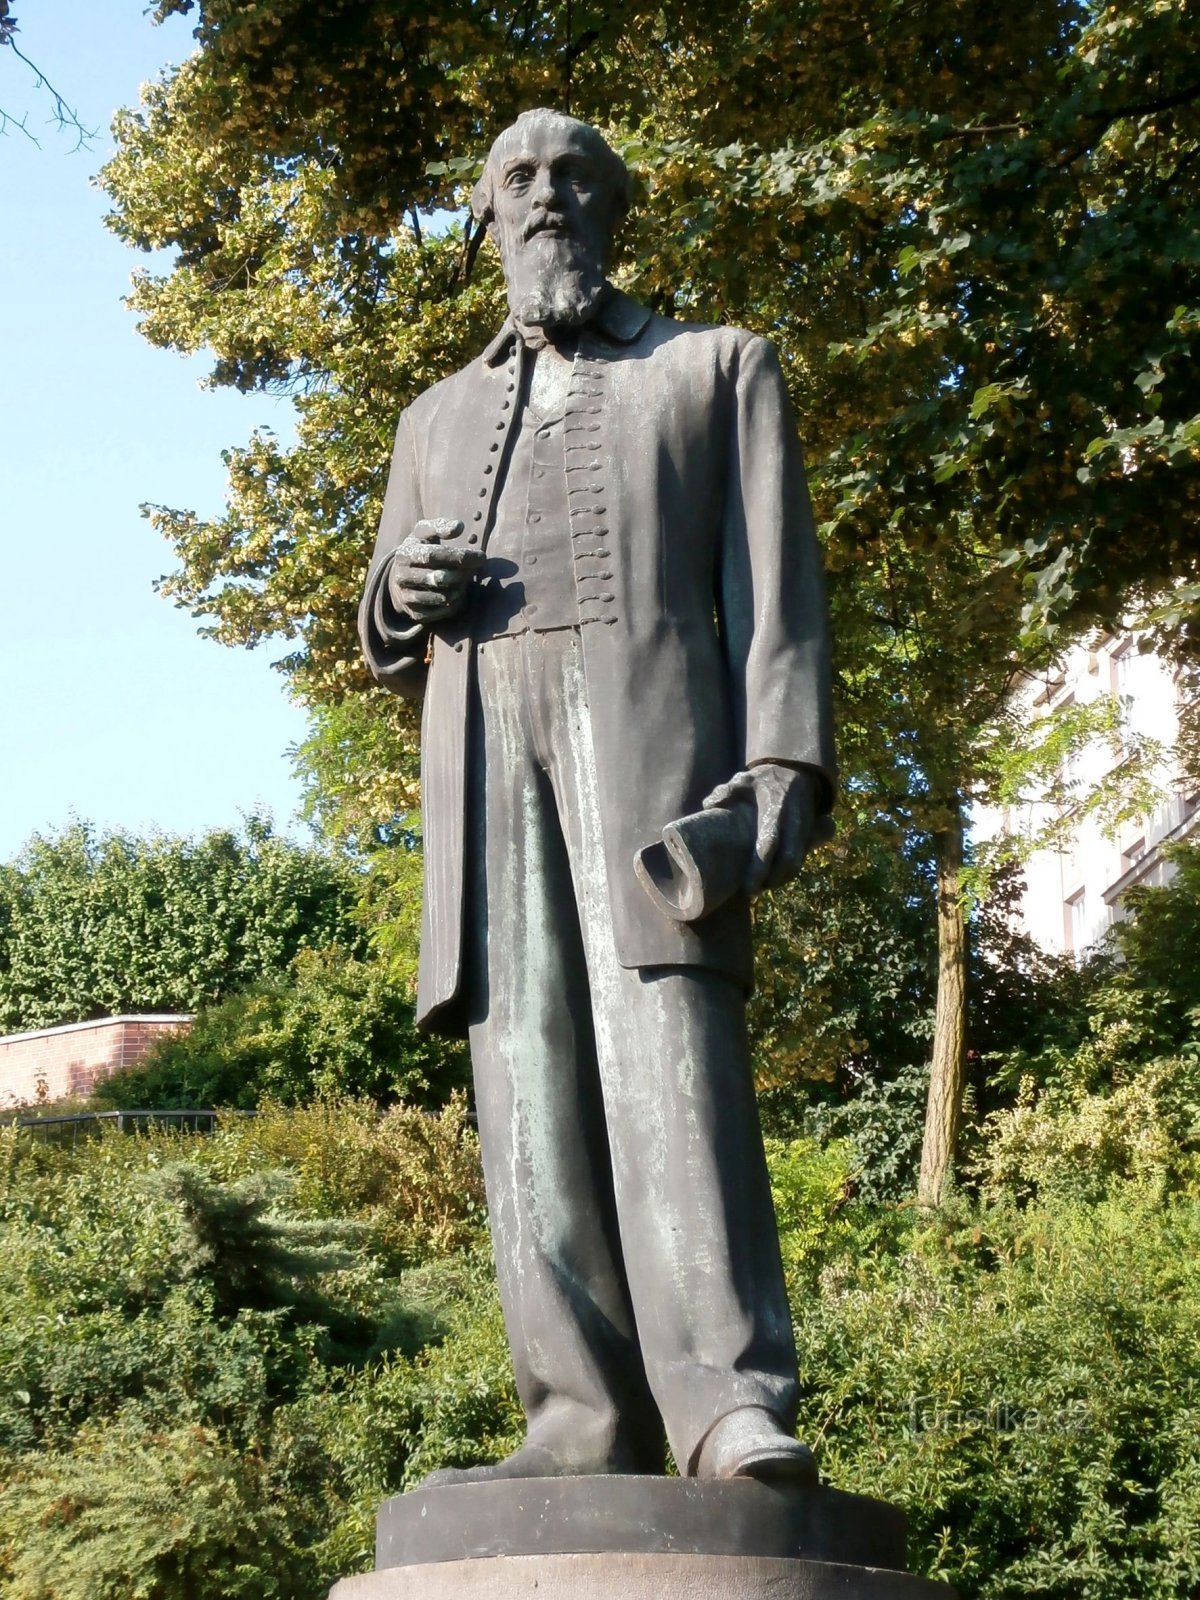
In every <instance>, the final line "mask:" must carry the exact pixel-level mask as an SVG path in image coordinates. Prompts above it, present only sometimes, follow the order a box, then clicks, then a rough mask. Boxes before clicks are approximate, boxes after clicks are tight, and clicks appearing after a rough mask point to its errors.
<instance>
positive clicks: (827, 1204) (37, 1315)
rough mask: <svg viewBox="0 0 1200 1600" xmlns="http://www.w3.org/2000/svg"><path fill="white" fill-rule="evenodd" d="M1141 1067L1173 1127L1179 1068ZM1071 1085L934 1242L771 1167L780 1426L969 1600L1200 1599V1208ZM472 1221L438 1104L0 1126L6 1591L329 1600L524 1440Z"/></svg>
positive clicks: (924, 1225) (0, 1572)
mask: <svg viewBox="0 0 1200 1600" xmlns="http://www.w3.org/2000/svg"><path fill="white" fill-rule="evenodd" d="M1131 1081H1133V1082H1136V1083H1137V1084H1138V1085H1139V1093H1142V1094H1144V1095H1148V1096H1149V1099H1148V1100H1147V1104H1148V1105H1149V1106H1150V1107H1151V1109H1153V1108H1155V1107H1156V1108H1157V1110H1155V1112H1154V1115H1155V1116H1157V1117H1158V1118H1159V1120H1160V1122H1162V1123H1163V1125H1168V1124H1169V1125H1171V1126H1174V1124H1173V1123H1170V1118H1171V1117H1173V1116H1174V1115H1175V1110H1174V1108H1176V1107H1177V1106H1178V1105H1179V1104H1182V1103H1183V1102H1184V1100H1186V1094H1187V1093H1190V1090H1186V1085H1185V1083H1184V1080H1183V1079H1182V1078H1179V1077H1178V1076H1176V1078H1175V1079H1172V1078H1171V1075H1170V1074H1169V1073H1168V1074H1166V1076H1165V1077H1164V1078H1163V1080H1162V1082H1161V1083H1157V1080H1153V1081H1152V1079H1151V1078H1150V1077H1147V1076H1146V1074H1144V1073H1142V1074H1135V1075H1134V1077H1133V1079H1132V1080H1131ZM1156 1083H1157V1087H1155V1084H1156ZM1185 1090H1186V1092H1185ZM1091 1092H1092V1091H1087V1094H1090V1093H1091ZM1117 1093H1118V1094H1119V1093H1120V1090H1119V1089H1118V1091H1117ZM1108 1099H1109V1101H1110V1102H1111V1100H1112V1094H1111V1092H1110V1093H1109V1096H1108ZM1084 1100H1086V1094H1085V1095H1084V1098H1083V1099H1081V1100H1079V1101H1078V1102H1077V1103H1076V1104H1075V1105H1074V1106H1073V1107H1072V1106H1071V1105H1068V1104H1067V1103H1066V1102H1065V1101H1062V1102H1059V1101H1054V1102H1053V1103H1052V1102H1051V1101H1050V1100H1049V1099H1043V1100H1042V1101H1040V1102H1038V1116H1039V1117H1040V1118H1041V1119H1042V1122H1043V1123H1044V1125H1045V1129H1046V1130H1048V1131H1046V1133H1045V1136H1044V1137H1040V1138H1039V1140H1037V1141H1032V1142H1030V1141H1028V1140H1026V1141H1025V1142H1024V1143H1020V1142H1019V1141H1016V1136H1015V1135H1009V1134H1006V1133H1005V1132H1004V1130H1002V1128H1001V1125H1000V1123H999V1121H995V1122H993V1123H991V1124H989V1129H988V1139H989V1141H991V1142H993V1143H995V1144H996V1146H997V1148H999V1147H1000V1146H1002V1145H1004V1142H1005V1139H1007V1140H1008V1144H1007V1146H1006V1153H1005V1154H1004V1156H1003V1159H998V1160H997V1162H996V1164H995V1166H994V1168H993V1169H989V1172H988V1174H987V1176H986V1180H981V1181H984V1186H985V1189H986V1195H985V1197H984V1198H983V1199H981V1200H979V1201H968V1200H966V1199H963V1198H960V1199H959V1200H957V1201H956V1202H955V1203H954V1205H953V1206H952V1207H950V1208H948V1209H947V1211H946V1212H944V1213H943V1214H941V1216H940V1217H939V1219H938V1220H937V1221H936V1222H928V1221H924V1220H922V1219H921V1217H920V1216H919V1215H918V1213H917V1212H916V1210H915V1208H905V1207H890V1206H881V1205H877V1204H867V1203H865V1202H864V1201H863V1200H862V1199H861V1198H859V1197H857V1194H856V1189H855V1181H856V1164H857V1160H858V1158H857V1155H856V1154H855V1152H854V1150H853V1148H852V1147H851V1146H848V1145H842V1146H827V1147H822V1146H820V1145H819V1144H817V1143H816V1142H814V1141H811V1140H805V1139H790V1140H786V1141H782V1140H781V1141H772V1142H771V1143H770V1144H769V1146H768V1150H769V1164H770V1170H771V1179H772V1187H773V1190H774V1194H775V1198H776V1205H777V1207H778V1210H779V1219H780V1233H781V1244H782V1251H783V1257H784V1261H785V1265H786V1269H787V1275H788V1283H789V1290H790V1293H791V1297H792V1304H793V1310H794V1315H795V1319H796V1330H797V1342H798V1348H799V1354H800V1369H801V1381H802V1405H801V1431H802V1433H803V1435H804V1436H805V1437H807V1438H809V1439H810V1440H811V1441H812V1443H813V1444H814V1445H815V1446H816V1448H817V1450H818V1452H819V1456H820V1460H821V1465H822V1469H823V1471H824V1473H825V1474H826V1476H827V1478H828V1479H829V1480H830V1481H831V1482H833V1483H835V1484H837V1485H839V1486H841V1487H844V1488H848V1489H853V1490H858V1491H861V1492H864V1493H869V1494H874V1495H878V1496H881V1497H883V1498H886V1499H890V1500H893V1501H896V1502H899V1503H900V1504H902V1505H904V1506H905V1507H906V1508H907V1510H908V1512H909V1517H910V1522H911V1527H912V1553H913V1559H914V1564H915V1566H916V1568H917V1569H918V1570H920V1571H924V1572H927V1573H930V1574H934V1575H937V1576H941V1577H944V1578H946V1579H948V1580H949V1581H952V1582H954V1583H956V1584H957V1585H958V1586H959V1589H960V1593H961V1595H962V1597H963V1600H1016V1597H1017V1596H1022V1597H1024V1596H1028V1595H1030V1594H1037V1595H1042V1596H1046V1597H1049V1600H1185V1597H1190V1596H1191V1595H1192V1594H1193V1593H1194V1592H1195V1591H1196V1586H1197V1584H1198V1583H1200V1196H1198V1195H1197V1193H1196V1190H1195V1179H1194V1176H1193V1175H1192V1174H1191V1173H1190V1170H1189V1169H1187V1168H1186V1167H1185V1166H1183V1165H1181V1164H1180V1163H1179V1161H1178V1160H1177V1158H1176V1156H1175V1155H1173V1154H1168V1153H1166V1146H1165V1145H1164V1144H1163V1143H1162V1142H1161V1140H1159V1138H1158V1135H1157V1133H1155V1134H1154V1136H1153V1137H1152V1138H1147V1137H1146V1136H1145V1135H1144V1134H1143V1133H1142V1132H1139V1131H1138V1129H1139V1127H1140V1126H1141V1124H1139V1123H1138V1121H1137V1119H1136V1118H1134V1117H1133V1116H1132V1115H1128V1116H1126V1117H1125V1118H1124V1122H1125V1124H1126V1131H1127V1135H1128V1140H1127V1146H1126V1147H1123V1149H1124V1153H1123V1154H1122V1153H1121V1150H1120V1149H1118V1143H1117V1133H1118V1131H1119V1128H1118V1124H1119V1123H1120V1122H1121V1121H1122V1118H1121V1117H1120V1116H1116V1117H1115V1118H1114V1119H1113V1126H1112V1127H1111V1128H1109V1130H1108V1132H1107V1133H1106V1134H1105V1137H1104V1139H1103V1140H1101V1141H1099V1142H1098V1143H1097V1142H1094V1141H1093V1142H1089V1140H1088V1139H1085V1138H1082V1137H1081V1134H1080V1127H1081V1126H1084V1125H1086V1122H1087V1117H1088V1116H1090V1115H1092V1112H1091V1111H1090V1110H1089V1109H1088V1108H1087V1107H1086V1106H1085V1105H1084ZM1081 1118H1082V1121H1081ZM1164 1119H1165V1121H1164ZM1143 1122H1144V1124H1145V1126H1147V1127H1152V1128H1153V1127H1155V1126H1157V1124H1155V1123H1154V1120H1153V1117H1150V1116H1149V1114H1148V1113H1147V1116H1146V1117H1144V1118H1143ZM1054 1130H1057V1133H1056V1134H1055V1133H1054ZM1022 1137H1023V1136H1022ZM1056 1140H1057V1142H1056ZM1101 1150H1103V1151H1107V1152H1109V1154H1106V1155H1104V1156H1103V1157H1102V1158H1101V1157H1100V1156H1099V1155H1098V1151H1101ZM1139 1151H1150V1152H1151V1155H1152V1157H1153V1159H1146V1160H1142V1159H1141V1158H1140V1157H1139V1158H1138V1160H1137V1161H1135V1160H1133V1158H1132V1155H1131V1152H1132V1153H1133V1154H1136V1153H1137V1152H1139ZM1113 1152H1115V1154H1113ZM1097 1161H1099V1163H1100V1165H1102V1166H1105V1167H1106V1171H1107V1175H1106V1176H1105V1178H1104V1181H1103V1183H1101V1184H1099V1185H1093V1186H1089V1185H1087V1184H1078V1183H1077V1184H1074V1185H1072V1184H1071V1183H1069V1182H1068V1181H1067V1175H1068V1174H1069V1173H1070V1170H1071V1167H1072V1164H1073V1163H1074V1164H1075V1165H1077V1166H1080V1167H1086V1166H1087V1165H1089V1164H1092V1163H1096V1162H1097ZM1131 1174H1132V1175H1131ZM1060 1177H1061V1179H1062V1181H1060ZM480 1205H481V1196H480V1190H479V1176H478V1165H477V1157H476V1152H475V1148H474V1142H473V1136H472V1135H471V1133H470V1131H469V1128H468V1127H467V1126H466V1123H465V1113H464V1109H463V1104H462V1102H461V1100H456V1101H454V1102H453V1103H452V1104H451V1105H450V1106H449V1107H448V1108H447V1109H446V1111H445V1112H444V1113H443V1114H442V1115H441V1116H440V1117H439V1118H431V1117H428V1116H426V1115H424V1114H422V1113H420V1112H418V1111H415V1110H413V1109H411V1108H406V1109H403V1110H399V1111H393V1112H391V1113H388V1114H385V1115H383V1116H380V1115H379V1114H378V1113H377V1112H376V1111H375V1110H374V1108H373V1107H371V1106H370V1105H368V1104H366V1103H364V1102H352V1101H340V1102H336V1103H330V1104H324V1105H314V1106H311V1107H306V1108H303V1109H301V1110H292V1109H289V1108H285V1107H282V1106H279V1105H275V1104H269V1105H267V1106H266V1107H265V1108H264V1110H263V1112H262V1114H261V1115H260V1116H259V1117H257V1118H255V1119H244V1118H233V1117H231V1118H228V1119H226V1120H225V1121H224V1122H223V1123H222V1125H221V1126H220V1127H219V1128H218V1130H217V1131H216V1133H215V1134H213V1135H212V1136H211V1137H209V1138H204V1137H199V1136H196V1135H191V1134H176V1135H169V1134H165V1133H154V1134H151V1135H149V1136H145V1137H130V1136H126V1137H120V1136H117V1135H115V1134H109V1135H105V1136H103V1137H100V1138H97V1139H95V1140H93V1141H89V1142H87V1143H85V1144H82V1145H80V1146H79V1147H78V1148H77V1149H75V1150H71V1149H56V1148H54V1147H43V1146H42V1145H40V1144H35V1143H32V1142H30V1140H29V1138H28V1136H27V1135H18V1134H17V1133H16V1132H15V1131H14V1130H11V1129H9V1130H4V1131H2V1132H0V1482H2V1483H4V1484H5V1488H4V1489H3V1491H0V1527H2V1528H3V1530H4V1532H3V1534H0V1597H5V1600H8V1597H12V1600H49V1596H50V1595H51V1594H53V1595H55V1596H61V1597H63V1600H75V1597H76V1596H79V1597H82V1596H84V1595H91V1594H95V1595H99V1596H104V1595H106V1594H109V1593H112V1594H114V1595H115V1594H116V1593H118V1592H119V1593H129V1594H138V1593H144V1594H146V1595H147V1596H151V1595H152V1596H154V1597H155V1600H158V1597H160V1596H161V1597H163V1600H172V1597H174V1596H180V1597H183V1596H185V1595H186V1596H188V1600H217V1597H225V1596H239V1597H240V1596H249V1597H252V1600H257V1597H258V1596H264V1597H265V1596H271V1595H275V1594H278V1595H280V1596H284V1595H287V1596H291V1597H292V1600H319V1597H321V1596H323V1595H324V1593H325V1592H326V1590H327V1588H328V1586H329V1584H330V1582H332V1580H333V1579H334V1578H335V1577H336V1576H338V1575H339V1574H343V1573H346V1572H349V1571H352V1570H361V1569H366V1568H368V1567H369V1566H370V1565H371V1530H372V1519H373V1516H374V1511H375V1507H376V1505H377V1503H378V1501H379V1500H380V1499H382V1498H383V1497H384V1496H385V1495H387V1494H389V1493H394V1492H396V1491H397V1490H399V1489H401V1488H404V1487H409V1486H411V1485H413V1484H415V1483H416V1482H418V1481H419V1480H420V1479H421V1478H422V1477H423V1476H424V1475H425V1473H427V1472H429V1471H431V1470H433V1469H435V1468H437V1467H440V1466H443V1465H449V1464H465V1463H469V1462H474V1461H479V1460H490V1459H496V1458H498V1457H500V1456H502V1455H503V1454H504V1453H505V1452H506V1451H507V1450H508V1449H510V1448H511V1447H512V1446H513V1445H514V1444H515V1443H516V1442H517V1440H518V1439H519V1437H520V1434H521V1428H522V1422H521V1415H520V1410H519V1407H518V1405H517V1402H516V1397H515V1394H514V1392H513V1379H512V1372H511V1366H510V1362H509V1358H508V1353H507V1348H506V1342H505V1337H504V1330H503V1325H502V1321H501V1317H500V1311H499V1306H498V1303H497V1296H496V1291H495V1285H494V1279H493V1274H492V1270H491V1262H490V1252H489V1250H488V1247H487V1244H486V1241H485V1240H484V1238H483V1235H482V1230H481V1228H480V1225H479V1224H480ZM193 1457H194V1461H193V1462H192V1470H191V1472H190V1473H189V1467H188V1463H189V1460H191V1459H192V1458H193ZM172 1500H176V1501H178V1517H177V1518H175V1519H174V1520H172V1519H171V1518H167V1519H166V1520H165V1521H164V1519H163V1508H164V1507H165V1506H167V1505H168V1504H169V1503H171V1502H172ZM177 1533H178V1534H179V1537H176V1535H177ZM192 1545H195V1547H196V1548H197V1549H199V1550H200V1551H201V1552H202V1553H203V1558H204V1559H203V1560H202V1561H201V1560H199V1559H197V1560H195V1561H193V1560H192V1557H191V1555H190V1554H189V1550H190V1548H191V1546H192ZM112 1572H119V1573H120V1574H121V1575H122V1581H123V1582H124V1583H125V1584H126V1587H125V1588H124V1589H123V1590H117V1589H115V1588H111V1587H110V1588H105V1587H104V1585H105V1584H106V1583H110V1584H111V1583H112V1582H113V1580H111V1579H110V1578H109V1576H108V1575H109V1574H111V1573H112ZM272 1583H275V1584H276V1585H277V1587H276V1588H272V1587H271V1584H272ZM51 1585H56V1586H57V1587H51ZM139 1586H140V1587H139Z"/></svg>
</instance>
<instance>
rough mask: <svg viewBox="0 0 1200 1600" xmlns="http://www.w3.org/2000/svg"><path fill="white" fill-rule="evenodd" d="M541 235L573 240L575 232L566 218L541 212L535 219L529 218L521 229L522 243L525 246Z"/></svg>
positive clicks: (548, 212) (554, 213) (551, 212)
mask: <svg viewBox="0 0 1200 1600" xmlns="http://www.w3.org/2000/svg"><path fill="white" fill-rule="evenodd" d="M542 233H548V234H549V235H550V236H551V238H554V239H574V237H575V230H574V228H572V226H571V224H570V223H569V222H568V221H567V219H566V217H564V216H560V215H558V214H557V213H556V212H553V211H547V212H543V213H541V214H540V215H538V216H536V217H531V218H530V220H529V221H528V222H527V223H526V224H525V227H524V228H523V229H522V233H521V239H522V243H526V244H527V243H528V242H529V240H530V239H534V238H536V237H537V236H538V235H539V234H542Z"/></svg>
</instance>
